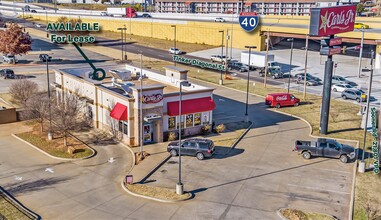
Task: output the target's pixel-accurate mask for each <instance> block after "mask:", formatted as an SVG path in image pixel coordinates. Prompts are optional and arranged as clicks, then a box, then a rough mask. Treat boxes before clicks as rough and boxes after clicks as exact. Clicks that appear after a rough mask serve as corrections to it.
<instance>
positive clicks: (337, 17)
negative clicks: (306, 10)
mask: <svg viewBox="0 0 381 220" xmlns="http://www.w3.org/2000/svg"><path fill="white" fill-rule="evenodd" d="M355 17H356V5H346V6H342V5H340V6H334V7H324V8H311V17H310V36H328V35H334V34H339V33H344V32H350V31H353V30H354V24H355Z"/></svg>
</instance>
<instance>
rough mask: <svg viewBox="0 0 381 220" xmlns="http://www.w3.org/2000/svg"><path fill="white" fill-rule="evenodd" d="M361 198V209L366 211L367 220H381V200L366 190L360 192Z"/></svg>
mask: <svg viewBox="0 0 381 220" xmlns="http://www.w3.org/2000/svg"><path fill="white" fill-rule="evenodd" d="M358 194H359V198H360V200H361V201H362V202H361V203H360V205H361V207H362V208H363V209H364V211H365V214H366V219H367V220H380V219H381V206H380V204H381V203H380V199H379V198H378V197H376V196H374V195H372V194H371V193H367V192H366V190H359V192H358Z"/></svg>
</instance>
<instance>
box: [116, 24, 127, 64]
mask: <svg viewBox="0 0 381 220" xmlns="http://www.w3.org/2000/svg"><path fill="white" fill-rule="evenodd" d="M117 30H118V31H120V40H121V41H122V44H121V47H122V58H121V61H122V62H123V58H124V37H123V33H124V31H125V30H127V28H125V27H124V28H117Z"/></svg>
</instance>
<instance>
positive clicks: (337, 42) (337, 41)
mask: <svg viewBox="0 0 381 220" xmlns="http://www.w3.org/2000/svg"><path fill="white" fill-rule="evenodd" d="M329 40H330V41H329V44H328V45H329V46H337V45H341V44H342V43H343V39H342V38H341V37H338V38H333V39H329Z"/></svg>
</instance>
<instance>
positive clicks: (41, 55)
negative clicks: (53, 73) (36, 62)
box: [39, 54, 52, 62]
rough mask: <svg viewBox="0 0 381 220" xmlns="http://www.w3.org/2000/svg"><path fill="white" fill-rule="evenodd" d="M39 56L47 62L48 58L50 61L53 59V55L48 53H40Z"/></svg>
mask: <svg viewBox="0 0 381 220" xmlns="http://www.w3.org/2000/svg"><path fill="white" fill-rule="evenodd" d="M39 58H40V61H42V62H45V60H46V59H48V62H50V61H52V57H51V56H49V55H48V54H40V56H39Z"/></svg>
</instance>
